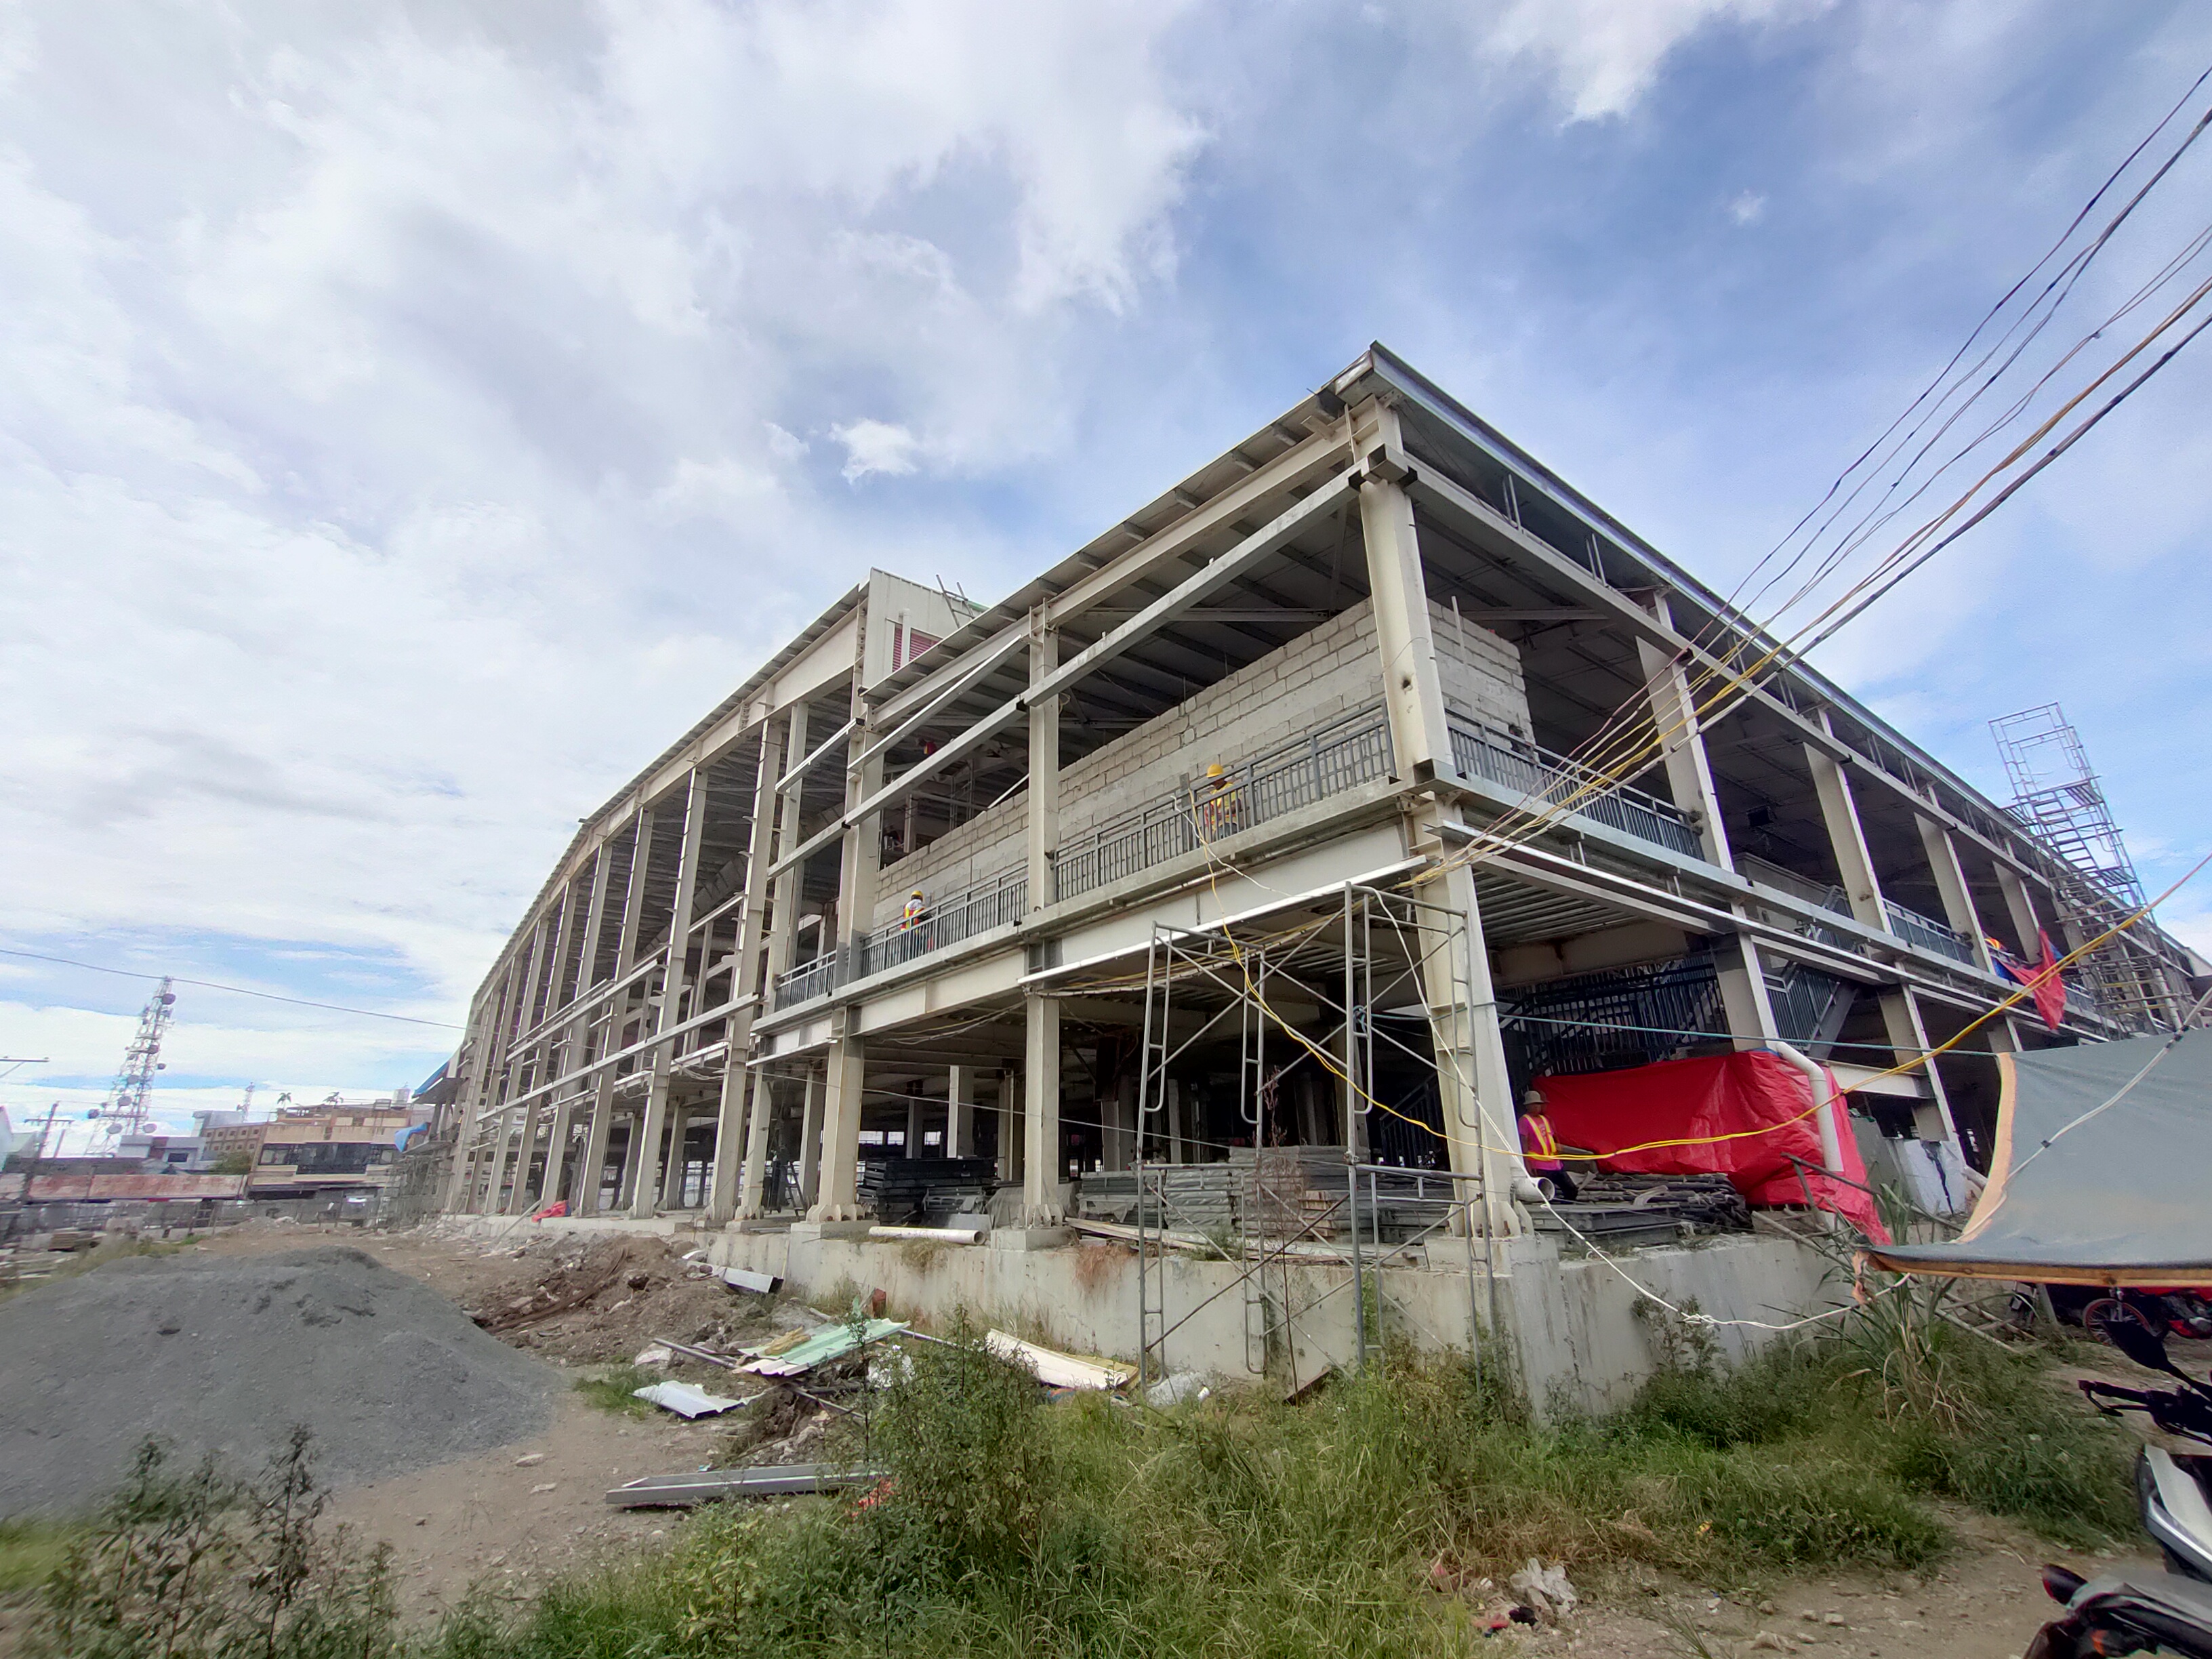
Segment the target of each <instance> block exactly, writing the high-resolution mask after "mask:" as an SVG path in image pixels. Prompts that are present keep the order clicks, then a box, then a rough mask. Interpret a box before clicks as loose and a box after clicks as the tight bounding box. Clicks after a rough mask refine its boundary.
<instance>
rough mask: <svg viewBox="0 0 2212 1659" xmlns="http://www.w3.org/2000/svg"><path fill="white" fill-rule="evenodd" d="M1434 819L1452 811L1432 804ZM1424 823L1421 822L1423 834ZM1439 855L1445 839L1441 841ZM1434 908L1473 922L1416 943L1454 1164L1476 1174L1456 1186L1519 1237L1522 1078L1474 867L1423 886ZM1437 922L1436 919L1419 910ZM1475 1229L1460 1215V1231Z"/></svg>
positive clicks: (1431, 930) (1495, 1224)
mask: <svg viewBox="0 0 2212 1659" xmlns="http://www.w3.org/2000/svg"><path fill="white" fill-rule="evenodd" d="M1426 811H1427V812H1428V813H1429V814H1431V815H1432V816H1431V819H1430V823H1434V822H1436V821H1437V819H1440V818H1441V817H1443V815H1444V814H1445V813H1447V812H1449V813H1450V817H1451V819H1452V820H1453V821H1454V822H1456V821H1457V817H1458V815H1457V813H1456V812H1455V811H1451V809H1449V808H1443V807H1431V808H1428V809H1426ZM1423 827H1426V826H1425V825H1423V823H1421V821H1419V820H1416V833H1417V834H1418V833H1419V829H1421V828H1423ZM1438 842H1439V850H1441V849H1442V845H1443V842H1442V839H1441V837H1439V838H1438ZM1420 896H1421V901H1422V902H1423V903H1424V904H1426V905H1433V906H1436V907H1437V908H1439V909H1441V910H1443V911H1444V912H1446V913H1448V914H1449V915H1451V916H1452V917H1455V918H1462V919H1463V920H1464V927H1465V932H1464V933H1463V934H1462V935H1461V936H1460V937H1457V938H1455V937H1453V933H1454V932H1455V930H1453V929H1452V928H1450V927H1449V926H1448V925H1443V923H1442V919H1441V918H1437V919H1436V920H1432V921H1425V923H1424V925H1423V926H1422V927H1420V929H1419V933H1418V934H1417V935H1416V937H1417V938H1418V939H1419V942H1420V948H1421V994H1422V997H1423V1000H1425V1001H1426V1002H1427V1004H1428V1006H1429V1029H1430V1032H1431V1036H1432V1037H1433V1039H1434V1040H1435V1042H1436V1047H1437V1094H1438V1097H1439V1099H1440V1103H1441V1104H1442V1106H1443V1120H1444V1138H1445V1143H1446V1147H1447V1150H1448V1151H1449V1155H1450V1167H1451V1169H1452V1171H1453V1173H1455V1174H1456V1175H1465V1176H1472V1177H1474V1179H1473V1180H1472V1181H1470V1182H1458V1183H1455V1185H1456V1186H1457V1188H1458V1191H1457V1193H1456V1194H1455V1195H1456V1196H1457V1197H1459V1198H1460V1199H1461V1200H1463V1201H1471V1200H1480V1204H1481V1214H1482V1217H1483V1225H1484V1226H1485V1227H1486V1229H1487V1230H1488V1231H1490V1232H1491V1233H1492V1234H1493V1235H1496V1234H1502V1233H1510V1232H1517V1231H1520V1224H1519V1220H1518V1218H1517V1217H1516V1213H1515V1212H1514V1208H1513V1205H1512V1190H1513V1180H1514V1177H1515V1176H1520V1175H1523V1174H1525V1173H1526V1170H1524V1169H1523V1168H1522V1165H1521V1161H1520V1157H1519V1154H1518V1151H1517V1149H1518V1147H1519V1146H1520V1144H1521V1138H1520V1133H1519V1129H1518V1124H1517V1112H1516V1103H1515V1102H1514V1099H1513V1079H1512V1077H1511V1075H1510V1073H1508V1071H1507V1069H1506V1065H1505V1039H1504V1032H1503V1030H1501V1029H1500V1027H1499V1025H1498V997H1497V992H1496V990H1495V989H1494V988H1493V987H1492V983H1491V978H1490V948H1489V944H1488V941H1487V940H1486V939H1485V938H1484V935H1483V928H1482V907H1481V904H1480V902H1479V901H1478V899H1477V897H1476V894H1475V885H1474V871H1473V870H1471V869H1470V868H1468V866H1465V865H1460V866H1457V867H1455V868H1454V869H1452V870H1450V871H1449V872H1447V873H1446V874H1445V875H1444V876H1443V878H1442V879H1441V880H1439V881H1436V882H1432V883H1431V884H1429V885H1428V886H1427V887H1425V888H1423V889H1421V890H1420ZM1419 914H1420V915H1422V916H1423V917H1425V918H1426V917H1428V916H1429V915H1431V913H1430V912H1428V911H1423V912H1421V913H1419ZM1464 1225H1465V1221H1464V1219H1463V1218H1455V1219H1454V1223H1453V1230H1454V1231H1459V1229H1460V1228H1461V1227H1462V1226H1464Z"/></svg>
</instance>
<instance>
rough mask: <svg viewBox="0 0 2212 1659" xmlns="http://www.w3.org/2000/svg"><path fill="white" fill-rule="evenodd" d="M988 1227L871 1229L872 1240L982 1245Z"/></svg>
mask: <svg viewBox="0 0 2212 1659" xmlns="http://www.w3.org/2000/svg"><path fill="white" fill-rule="evenodd" d="M988 1231H990V1229H988V1228H987V1227H871V1228H869V1229H868V1237H870V1238H912V1239H920V1240H921V1241H922V1242H924V1243H931V1244H980V1243H982V1242H983V1237H984V1235H985V1234H986V1233H987V1232H988Z"/></svg>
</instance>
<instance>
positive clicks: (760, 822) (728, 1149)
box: [707, 720, 783, 1226]
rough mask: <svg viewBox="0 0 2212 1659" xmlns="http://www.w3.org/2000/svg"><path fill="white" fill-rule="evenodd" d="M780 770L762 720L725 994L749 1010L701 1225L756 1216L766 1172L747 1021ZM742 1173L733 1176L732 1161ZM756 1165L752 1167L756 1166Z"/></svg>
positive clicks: (736, 1044) (763, 1112)
mask: <svg viewBox="0 0 2212 1659" xmlns="http://www.w3.org/2000/svg"><path fill="white" fill-rule="evenodd" d="M782 769H783V750H782V747H781V744H780V743H779V741H778V739H777V738H776V735H775V721H774V720H763V721H762V722H761V735H760V757H759V759H758V762H757V763H756V765H755V767H754V769H753V816H752V823H751V825H750V836H749V837H748V839H747V842H746V846H745V887H744V902H743V903H742V905H741V907H740V908H739V909H738V938H737V944H736V946H735V950H736V954H737V961H736V963H735V965H734V966H733V967H732V969H731V970H730V989H731V991H732V994H734V995H736V996H738V997H748V996H750V997H751V998H752V999H754V1000H753V1003H752V1006H750V1007H747V1008H741V1009H739V1010H738V1012H735V1013H733V1014H732V1015H731V1016H730V1018H729V1020H728V1022H727V1024H726V1025H725V1026H724V1028H723V1035H724V1038H725V1040H726V1042H727V1044H728V1047H727V1048H726V1050H725V1051H724V1059H723V1061H722V1112H721V1118H720V1124H719V1126H718V1127H716V1129H715V1131H714V1195H713V1197H712V1199H711V1200H710V1201H709V1203H708V1210H707V1219H708V1221H709V1222H712V1223H713V1224H714V1225H717V1226H720V1225H722V1224H724V1223H725V1222H727V1221H729V1220H731V1219H732V1218H733V1217H736V1216H738V1215H740V1214H744V1215H756V1216H757V1215H758V1214H759V1213H760V1195H761V1188H762V1186H763V1183H764V1182H765V1179H766V1176H767V1172H768V1099H767V1095H766V1093H765V1091H763V1090H762V1089H760V1088H759V1087H758V1086H757V1080H756V1079H754V1078H753V1077H752V1076H751V1074H750V1073H751V1068H750V1066H747V1065H746V1064H745V1061H746V1060H747V1059H748V1057H749V1056H750V1054H751V1052H752V1032H753V1021H754V1020H755V1019H756V1018H758V1017H759V1014H760V1011H761V1006H762V1004H763V1002H764V1001H765V1000H766V998H767V996H768V994H769V987H768V986H767V985H765V984H763V983H762V982H761V981H760V978H759V975H760V954H761V940H762V938H763V932H764V929H765V926H766V921H767V915H768V867H769V864H770V862H771V861H772V860H773V859H774V856H775V781H776V776H777V775H778V774H779V773H781V771H782ZM749 1100H750V1102H751V1103H752V1116H753V1118H754V1120H755V1122H754V1126H753V1127H752V1129H751V1131H750V1133H748V1132H747V1131H746V1130H745V1128H744V1124H745V1107H746V1103H747V1102H748V1101H749ZM741 1152H742V1154H743V1156H744V1176H743V1179H742V1181H741V1180H740V1178H739V1176H738V1157H739V1154H740V1153H741ZM756 1160H757V1162H756Z"/></svg>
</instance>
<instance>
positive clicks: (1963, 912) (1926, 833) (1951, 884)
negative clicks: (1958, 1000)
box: [1912, 812, 1996, 974]
mask: <svg viewBox="0 0 2212 1659" xmlns="http://www.w3.org/2000/svg"><path fill="white" fill-rule="evenodd" d="M1912 821H1913V823H1914V824H1915V825H1917V827H1918V829H1919V830H1920V845H1921V847H1922V848H1923V850H1924V851H1925V852H1926V853H1927V854H1928V869H1929V873H1930V874H1932V875H1933V876H1934V877H1935V878H1936V891H1937V892H1938V893H1939V894H1941V895H1942V899H1943V920H1944V921H1945V922H1947V923H1948V924H1949V926H1950V928H1951V931H1952V932H1953V933H1964V934H1965V935H1966V937H1967V938H1968V939H1972V941H1973V944H1974V961H1975V962H1976V963H1978V964H1979V966H1980V968H1981V970H1982V971H1983V972H1984V973H1985V974H1993V973H1995V972H1996V966H1995V965H1994V964H1993V963H1991V962H1990V947H1989V946H1988V945H1986V944H1984V942H1983V937H1982V918H1981V914H1980V912H1978V910H1976V909H1975V908H1974V894H1973V890H1972V888H1970V887H1968V886H1967V885H1966V866H1964V865H1962V864H1960V862H1959V848H1958V845H1957V843H1955V842H1953V841H1952V839H1951V832H1950V831H1949V830H1948V829H1945V828H1944V827H1943V826H1942V824H1940V823H1936V820H1935V819H1933V818H1930V817H1922V816H1921V815H1920V814H1919V813H1917V812H1916V813H1914V814H1913V818H1912Z"/></svg>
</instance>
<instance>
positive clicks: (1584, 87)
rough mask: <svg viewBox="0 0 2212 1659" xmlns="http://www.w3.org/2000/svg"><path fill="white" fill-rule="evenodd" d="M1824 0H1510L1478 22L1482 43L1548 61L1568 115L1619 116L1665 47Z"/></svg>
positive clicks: (1498, 51)
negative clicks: (1702, 32) (1706, 30)
mask: <svg viewBox="0 0 2212 1659" xmlns="http://www.w3.org/2000/svg"><path fill="white" fill-rule="evenodd" d="M1828 3H1829V0H1508V3H1506V4H1505V5H1504V7H1503V8H1502V9H1499V10H1498V11H1497V12H1495V13H1494V14H1492V15H1489V16H1488V17H1487V18H1486V20H1485V21H1483V22H1481V23H1480V25H1479V28H1480V39H1481V41H1482V45H1483V49H1484V50H1485V51H1486V52H1488V53H1490V54H1491V55H1492V56H1495V57H1498V58H1522V57H1526V58H1534V59H1536V60H1538V61H1540V62H1543V63H1546V64H1548V65H1549V66H1550V68H1551V70H1552V73H1553V76H1554V77H1555V78H1556V80H1557V81H1558V83H1559V94H1560V96H1561V98H1562V99H1563V100H1565V103H1566V106H1567V108H1568V112H1569V116H1570V118H1571V119H1573V120H1577V121H1595V120H1601V119H1603V118H1606V117H1607V116H1617V115H1625V114H1626V113H1627V112H1628V111H1629V110H1631V109H1632V108H1633V107H1634V106H1635V104H1636V102H1637V100H1638V99H1639V98H1641V97H1642V96H1643V95H1644V93H1645V92H1647V91H1648V90H1650V87H1651V84H1652V82H1654V81H1655V80H1656V79H1657V78H1658V75H1659V70H1660V66H1661V65H1662V64H1664V63H1665V61H1666V59H1667V57H1668V53H1670V52H1673V51H1674V49H1675V48H1676V47H1677V46H1680V45H1681V44H1682V43H1683V42H1684V41H1686V40H1689V39H1690V38H1691V37H1692V35H1694V34H1696V33H1698V32H1699V30H1701V29H1704V28H1706V27H1710V26H1711V25H1714V24H1717V23H1739V24H1751V23H1765V22H1770V21H1790V20H1792V19H1796V18H1799V17H1803V16H1807V15H1811V14H1813V13H1815V12H1818V11H1820V10H1824V9H1826V6H1827V4H1828Z"/></svg>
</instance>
